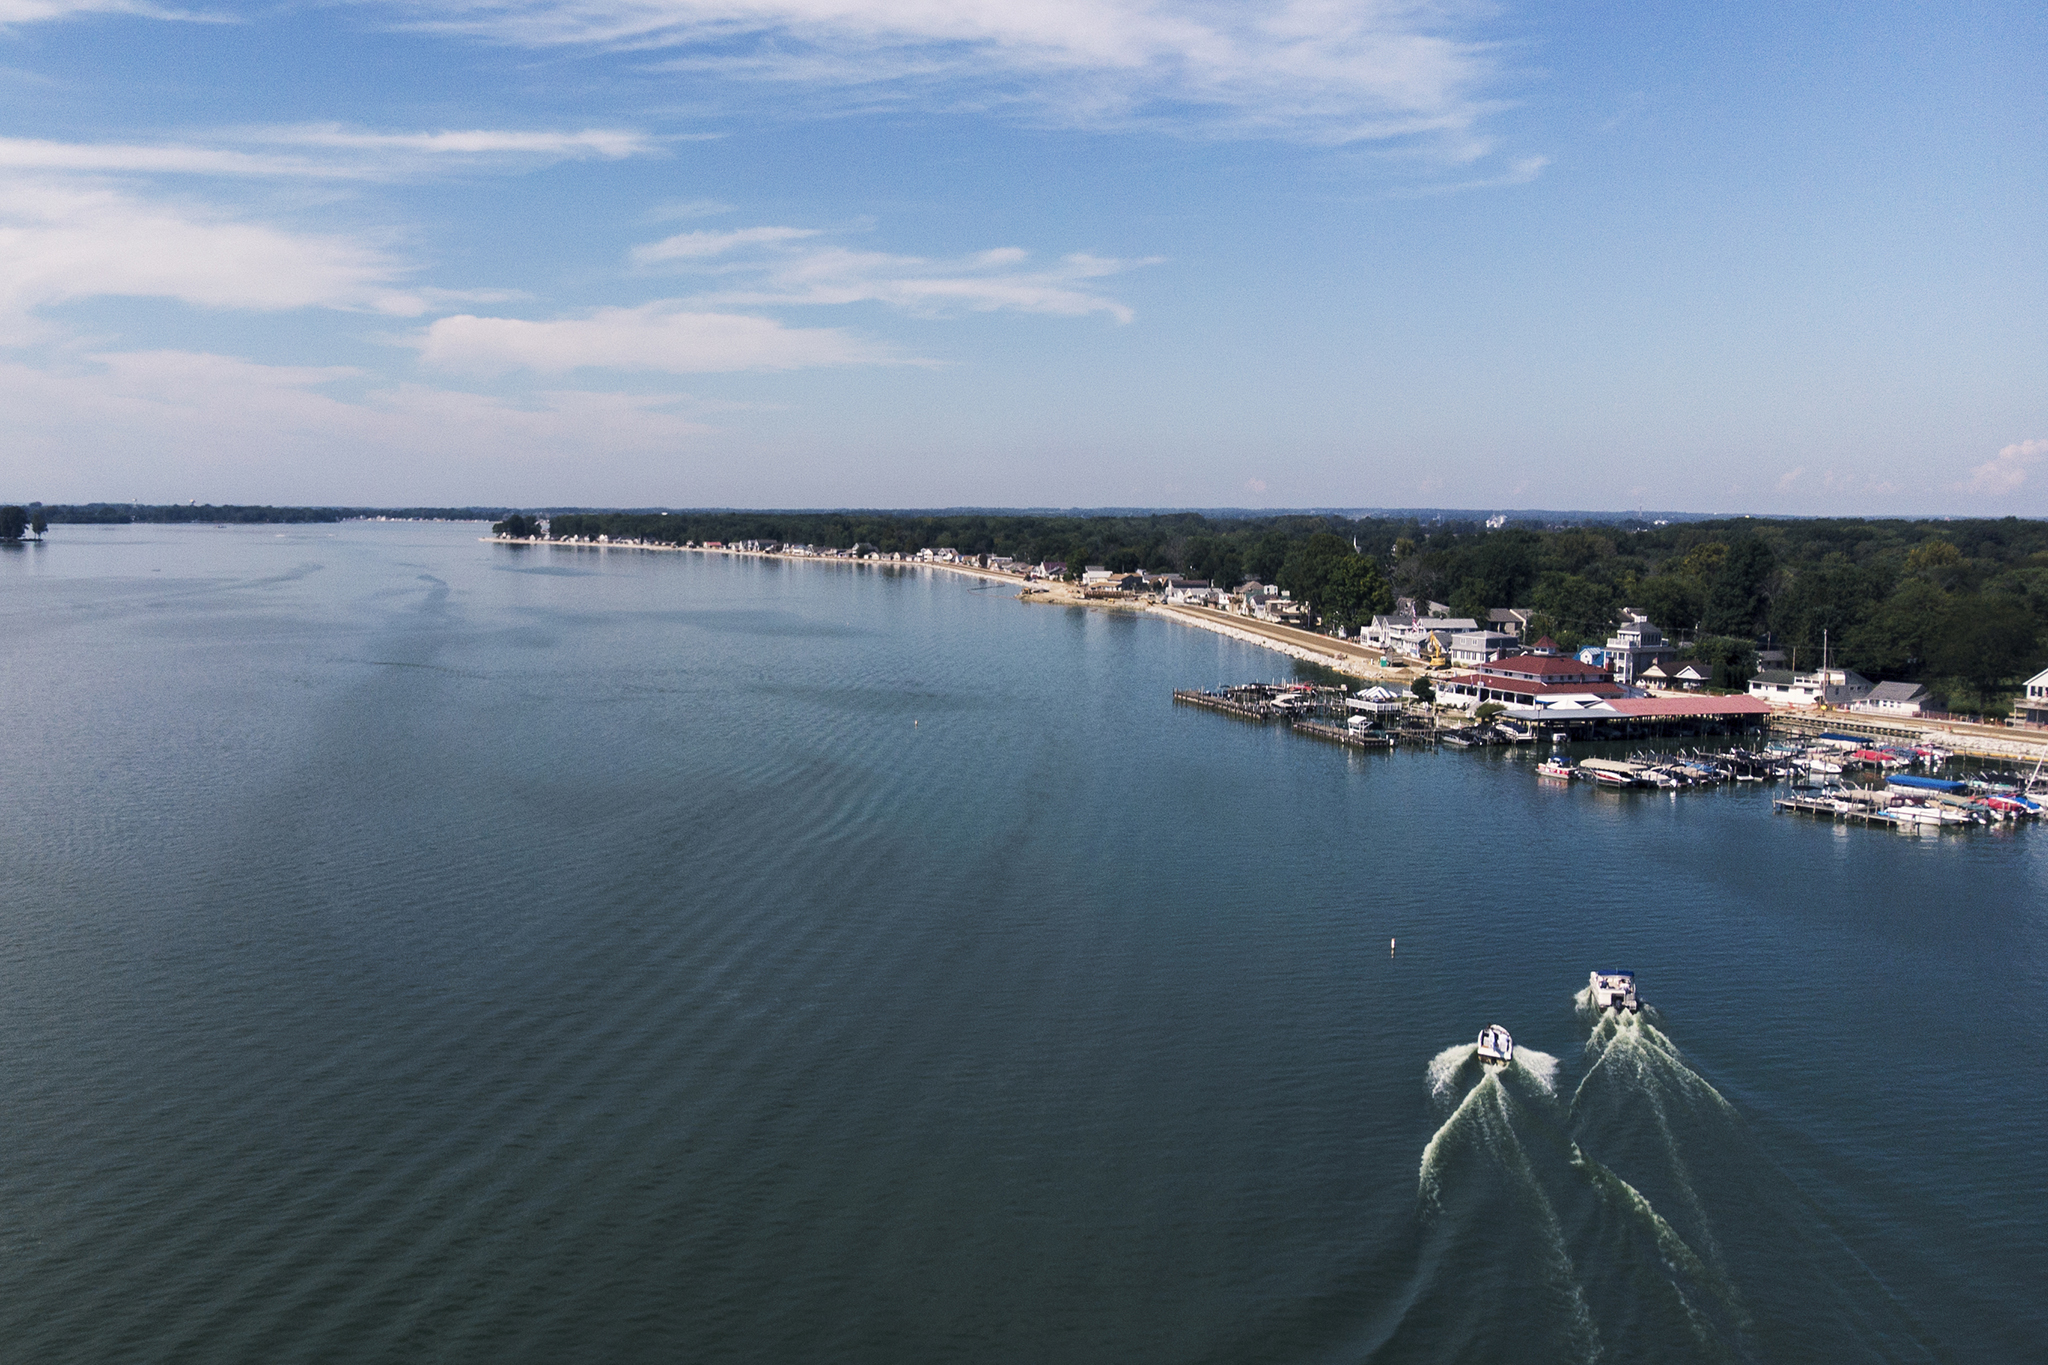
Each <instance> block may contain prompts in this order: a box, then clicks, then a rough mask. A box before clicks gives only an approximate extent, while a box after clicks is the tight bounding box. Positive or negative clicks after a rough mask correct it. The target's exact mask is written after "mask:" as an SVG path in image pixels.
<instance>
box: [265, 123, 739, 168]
mask: <svg viewBox="0 0 2048 1365" xmlns="http://www.w3.org/2000/svg"><path fill="white" fill-rule="evenodd" d="M242 136H244V137H246V138H247V139H249V140H250V141H252V142H271V143H278V144H282V145H287V146H296V147H334V148H341V149H344V150H348V151H371V152H406V153H411V154H413V155H416V156H436V157H449V156H503V155H515V156H540V157H547V158H550V159H553V160H571V159H581V158H585V157H602V158H603V159H605V160H607V161H619V160H622V159H624V158H626V157H629V156H645V155H647V154H648V153H649V152H652V151H654V150H656V148H657V147H658V146H659V145H660V144H659V143H658V142H657V141H656V140H655V139H654V138H651V137H649V136H648V135H647V134H645V133H638V132H633V131H631V130H630V129H624V128H585V129H583V130H581V131H579V132H551V131H545V130H541V131H529V130H522V129H515V128H470V129H462V130H456V131H448V132H438V133H374V132H366V131H363V130H359V129H351V128H346V127H343V126H342V125H341V124H338V123H321V124H302V125H298V126H290V127H281V128H259V129H250V130H247V131H245V132H244V133H243V134H242ZM706 136H711V135H709V134H707V135H706Z"/></svg>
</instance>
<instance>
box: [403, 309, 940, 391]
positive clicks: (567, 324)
mask: <svg viewBox="0 0 2048 1365" xmlns="http://www.w3.org/2000/svg"><path fill="white" fill-rule="evenodd" d="M413 344H414V345H415V346H416V347H417V348H418V350H419V353H420V358H421V359H422V360H424V361H426V362H427V363H428V364H430V365H436V366H440V367H442V368H446V369H452V370H465V371H470V372H473V373H486V374H497V373H505V372H507V371H512V370H536V371H539V372H541V373H544V374H567V373H569V372H571V371H574V370H584V369H607V370H637V371H651V372H656V373H661V374H678V375H680V374H717V373H732V372H737V371H745V370H797V369H811V368H817V367H821V366H839V365H886V364H904V363H916V362H914V361H910V360H909V359H908V358H907V357H904V356H901V355H899V354H897V353H896V352H895V351H894V350H892V349H891V348H889V347H887V346H884V345H881V344H880V343H876V342H870V341H866V340H863V339H861V338H859V337H856V336H853V335H851V334H850V333H847V332H843V331H840V330H838V329H836V328H823V327H812V328H801V327H785V326H783V325H782V324H781V323H780V322H777V321H775V320H774V319H772V318H762V317H751V316H748V315H745V314H739V313H712V312H699V311H694V310H692V309H690V308H688V307H686V306H684V305H683V304H681V303H679V302H678V301H675V300H661V301H657V302H654V303H647V304H642V305H640V306H639V307H637V308H597V309H593V310H591V311H589V312H587V313H584V314H581V315H580V316H577V317H570V318H555V319H551V320H546V321H538V322H533V321H527V320H524V319H520V318H488V317H476V316H474V315H472V314H468V313H464V314H458V315H457V316H454V317H446V318H440V319H437V320H436V321H435V322H434V323H433V324H432V325H431V326H429V327H428V328H427V329H426V330H425V331H424V332H422V333H421V334H420V335H419V336H418V338H416V339H415V341H414V343H413Z"/></svg>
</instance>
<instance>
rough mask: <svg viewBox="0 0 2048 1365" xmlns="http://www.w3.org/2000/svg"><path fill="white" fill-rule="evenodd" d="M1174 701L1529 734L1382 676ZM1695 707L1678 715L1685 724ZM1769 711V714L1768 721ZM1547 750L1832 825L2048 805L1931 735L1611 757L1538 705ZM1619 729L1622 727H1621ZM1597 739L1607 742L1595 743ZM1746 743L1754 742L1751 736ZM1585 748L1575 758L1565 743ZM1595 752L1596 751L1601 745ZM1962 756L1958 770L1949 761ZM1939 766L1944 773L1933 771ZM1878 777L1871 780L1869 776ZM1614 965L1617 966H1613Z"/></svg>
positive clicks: (1468, 746) (1608, 777) (1451, 736)
mask: <svg viewBox="0 0 2048 1365" xmlns="http://www.w3.org/2000/svg"><path fill="white" fill-rule="evenodd" d="M1173 699H1174V702H1175V704H1176V705H1185V706H1192V707H1197V708H1199V709H1203V710H1208V711H1215V712H1219V713H1221V714H1224V715H1228V716H1233V717H1236V718H1238V719H1241V720H1249V721H1254V722H1258V723H1262V724H1263V723H1280V724H1284V725H1286V726H1287V728H1288V729H1290V730H1291V731H1292V732H1294V733H1295V734H1299V735H1302V736H1305V737H1307V738H1310V739H1316V740H1321V741H1323V742H1325V743H1330V744H1336V745H1341V746H1344V747H1347V748H1352V749H1366V750H1380V751H1387V750H1392V749H1394V748H1395V747H1397V746H1409V747H1422V748H1429V749H1436V750H1443V749H1450V750H1466V751H1473V750H1486V749H1495V748H1504V749H1508V750H1510V751H1512V750H1513V749H1514V747H1515V746H1518V745H1532V746H1533V744H1534V742H1535V741H1536V739H1537V738H1538V735H1539V734H1540V733H1546V731H1543V730H1539V728H1538V726H1537V725H1536V724H1535V723H1533V718H1529V719H1524V718H1517V717H1513V716H1503V715H1495V716H1491V717H1488V718H1486V719H1483V720H1475V721H1469V722H1465V723H1461V724H1452V725H1446V724H1444V723H1443V721H1444V718H1443V717H1442V716H1440V715H1439V714H1438V713H1437V712H1436V710H1435V709H1434V708H1431V707H1428V706H1426V705H1423V704H1420V699H1419V698H1417V699H1414V700H1408V699H1404V698H1402V697H1401V696H1400V694H1398V693H1395V692H1393V691H1391V690H1389V689H1387V688H1385V687H1377V686H1375V687H1369V688H1361V689H1360V690H1359V692H1358V693H1357V694H1356V695H1353V694H1352V693H1351V692H1350V691H1349V690H1348V689H1347V688H1345V687H1343V686H1339V685H1332V684H1327V683H1315V682H1270V683H1241V684H1235V685H1231V686H1225V687H1220V688H1215V689H1212V690H1207V691H1203V690H1196V689H1190V688H1179V689H1175V691H1174V693H1173ZM1697 722H1698V717H1697V716H1696V715H1686V716H1684V717H1682V718H1680V719H1679V721H1678V724H1677V726H1676V728H1677V729H1678V730H1679V732H1680V733H1688V734H1689V733H1691V732H1692V731H1693V730H1694V729H1695V728H1696V726H1697ZM1776 722H1777V718H1776V717H1773V718H1772V724H1773V726H1774V727H1775V725H1776ZM1542 723H1543V725H1544V726H1545V727H1548V726H1550V725H1552V724H1553V723H1558V725H1559V728H1556V729H1548V730H1547V735H1548V738H1549V745H1548V751H1547V753H1545V754H1543V756H1542V757H1541V758H1540V759H1539V761H1537V762H1536V763H1535V764H1533V768H1534V773H1535V776H1536V778H1537V780H1538V781H1539V782H1543V783H1549V784H1559V785H1569V784H1571V783H1574V782H1583V783H1586V784H1588V785H1590V786H1593V787H1595V788H1598V789H1600V790H1603V791H1613V792H1624V791H1661V792H1680V791H1689V790H1697V789H1706V788H1713V787H1719V786H1722V785H1724V784H1731V785H1736V786H1750V785H1765V784H1771V785H1776V784H1784V785H1785V786H1787V787H1789V788H1790V791H1789V792H1788V793H1787V794H1785V795H1781V796H1778V797H1776V798H1774V799H1773V800H1772V802H1771V804H1770V809H1771V810H1772V811H1775V812H1778V813H1782V814H1791V815H1803V816H1807V817H1809V818H1813V819H1819V820H1828V821H1834V822H1839V823H1842V824H1851V825H1863V826H1867V827H1875V828H1884V829H1892V830H1899V831H1905V832H1909V833H1923V832H1941V831H1961V830H1967V829H1971V828H1982V827H1987V826H1992V825H2004V824H2011V823H2015V822H2020V821H2031V820H2035V819H2038V818H2039V817H2040V816H2041V814H2042V813H2043V810H2044V809H2048V775H2044V771H2043V769H2044V767H2048V765H2044V764H2042V763H2039V762H2037V763H2036V764H2035V766H2034V769H2033V770H2032V771H2031V772H2028V773H2024V774H2022V773H2018V772H2015V773H2013V774H2011V776H2010V777H2007V776H2006V775H2004V774H2001V773H1999V772H1997V771H1996V770H1994V769H1990V768H1988V767H1987V765H1986V764H1985V763H1984V762H1983V761H1981V760H1978V761H1976V762H1975V763H1973V764H1972V763H1971V760H1969V759H1967V758H1961V759H1959V756H1958V755H1957V753H1956V752H1955V751H1954V750H1953V749H1950V748H1947V747H1945V746H1942V745H1936V744H1930V743H1927V742H1925V740H1924V738H1922V737H1911V738H1913V739H1915V741H1916V742H1910V743H1902V742H1897V740H1898V739H1899V738H1900V737H1893V741H1892V742H1886V741H1885V740H1884V739H1883V738H1881V737H1878V736H1875V735H1872V734H1868V733H1863V732H1862V731H1860V730H1856V731H1852V730H1849V729H1846V728H1829V727H1826V726H1819V725H1814V726H1795V727H1791V733H1789V734H1787V735H1784V736H1781V737H1775V738H1770V739H1768V740H1767V741H1766V742H1765V743H1764V744H1763V745H1762V746H1761V747H1759V748H1747V747H1743V745H1742V744H1741V743H1740V742H1733V741H1735V737H1732V736H1731V737H1729V738H1730V739H1731V741H1732V742H1730V743H1728V744H1727V745H1726V746H1725V747H1709V746H1704V745H1689V746H1685V745H1682V746H1678V747H1673V748H1669V749H1662V750H1659V749H1656V748H1651V749H1634V750H1632V751H1629V752H1627V753H1625V754H1622V755H1619V756H1616V755H1613V753H1612V751H1613V750H1614V749H1615V748H1616V747H1618V746H1616V745H1615V744H1613V743H1612V742H1611V741H1612V739H1614V738H1618V737H1620V736H1617V735H1616V734H1615V733H1614V732H1613V731H1612V730H1611V729H1610V730H1601V729H1594V730H1591V731H1588V730H1583V729H1581V730H1577V731H1575V730H1573V729H1572V728H1571V727H1570V726H1569V725H1568V724H1563V723H1561V722H1559V721H1558V717H1557V716H1556V715H1555V713H1547V714H1546V715H1545V717H1544V719H1543V722H1542ZM1623 733H1624V734H1627V733H1629V730H1628V728H1627V727H1624V731H1623ZM1602 740H1606V741H1609V742H1605V743H1603V742H1601V741H1602ZM1751 742H1752V743H1754V741H1753V740H1752V741H1751ZM1574 745H1577V746H1579V747H1580V748H1581V749H1582V751H1583V750H1584V749H1593V750H1596V752H1593V753H1589V754H1587V755H1586V756H1585V757H1581V758H1578V759H1577V760H1576V761H1574V759H1573V758H1572V757H1571V756H1570V754H1569V752H1568V751H1569V750H1570V749H1571V748H1572V747H1573V746H1574ZM1602 751H1604V752H1602ZM1958 762H1961V763H1965V764H1971V767H1972V770H1971V771H1969V772H1967V773H1966V772H1963V771H1961V769H1959V768H1952V767H1951V765H1953V764H1956V763H1958ZM1944 772H1946V773H1949V775H1946V776H1940V775H1937V774H1938V773H1944ZM1873 778H1874V779H1877V781H1876V782H1875V783H1873V782H1871V779H1873ZM1615 975H1625V974H1615Z"/></svg>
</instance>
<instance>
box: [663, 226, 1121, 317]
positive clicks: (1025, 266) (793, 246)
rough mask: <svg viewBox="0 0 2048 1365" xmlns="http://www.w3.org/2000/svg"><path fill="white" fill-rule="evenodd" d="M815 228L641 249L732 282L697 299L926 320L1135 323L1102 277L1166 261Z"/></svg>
mask: <svg viewBox="0 0 2048 1365" xmlns="http://www.w3.org/2000/svg"><path fill="white" fill-rule="evenodd" d="M821 235H823V234H821V233H820V232H818V231H817V230H815V229H810V228H791V227H756V228H741V229H738V230H736V231H731V232H708V231H706V232H685V233H680V234H678V235H677V236H674V237H670V238H667V239H665V240H663V241H660V242H654V243H650V244H648V245H646V246H640V247H635V248H634V249H633V251H632V252H631V253H630V257H631V259H632V261H633V262H634V263H635V264H637V265H641V266H662V265H668V266H676V267H679V268H684V269H692V270H698V271H702V272H705V273H707V274H710V275H712V276H714V277H717V278H721V279H725V280H728V281H733V282H734V283H731V284H728V285H727V287H725V288H722V289H712V290H710V291H708V292H706V293H704V294H702V295H700V296H699V298H698V301H699V302H702V303H705V304H710V305H716V306H720V307H756V308H758V307H788V306H821V305H831V304H840V305H844V304H853V303H881V304H885V305H887V306H889V307H892V308H896V309H899V310H901V311H903V312H906V313H911V314H915V315H918V316H921V317H941V316H946V315H949V314H957V313H963V312H976V313H989V312H999V311H1000V312H1018V313H1045V314H1051V315H1053V316H1058V317H1088V316H1090V315H1092V314H1096V313H1104V314H1107V315H1109V316H1110V317H1112V318H1114V319H1116V321H1118V322H1129V321H1130V320H1131V318H1132V316H1133V315H1132V312H1131V309H1130V308H1129V307H1128V306H1127V305H1125V304H1123V303H1121V302H1119V301H1117V300H1116V299H1113V298H1111V297H1109V296H1108V295H1106V294H1104V293H1103V292H1102V291H1101V289H1100V288H1099V287H1098V283H1099V282H1100V281H1102V280H1104V279H1107V278H1109V277H1110V276H1113V275H1119V274H1122V273H1124V272H1126V271H1128V270H1131V269H1134V268H1136V267H1140V266H1146V265H1153V264H1157V258H1151V257H1148V258H1145V259H1142V260H1120V259H1115V258H1112V257H1104V256H1093V255H1089V254H1087V253H1085V252H1083V253H1075V254H1072V255H1068V256H1064V257H1062V258H1060V259H1059V260H1058V261H1055V262H1050V263H1047V264H1043V265H1038V264H1033V262H1032V257H1031V253H1029V252H1027V251H1025V250H1023V249H1022V248H1021V247H999V248H996V249H994V250H991V251H982V252H977V253H974V254H972V255H969V256H962V257H955V258H952V259H944V260H934V259H931V258H929V257H923V256H901V255H893V254H890V253H888V252H880V251H855V250H851V249H849V248H847V247H843V246H838V245H834V244H831V243H820V242H818V241H817V240H816V239H817V238H818V237H820V236H821Z"/></svg>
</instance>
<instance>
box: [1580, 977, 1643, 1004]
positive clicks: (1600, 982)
mask: <svg viewBox="0 0 2048 1365" xmlns="http://www.w3.org/2000/svg"><path fill="white" fill-rule="evenodd" d="M1586 989H1587V990H1589V991H1591V992H1592V993H1593V1008H1594V1009H1596V1010H1613V1011H1614V1012H1615V1013H1616V1014H1619V1013H1621V1012H1622V1011H1623V1010H1627V1011H1628V1012H1629V1013H1630V1014H1635V1013H1637V1012H1638V1011H1640V1010H1641V1009H1642V1004H1641V1002H1639V1001H1638V1000H1637V999H1636V974H1635V973H1634V972H1594V973H1593V974H1592V975H1591V976H1590V977H1588V978H1587V981H1586Z"/></svg>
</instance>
